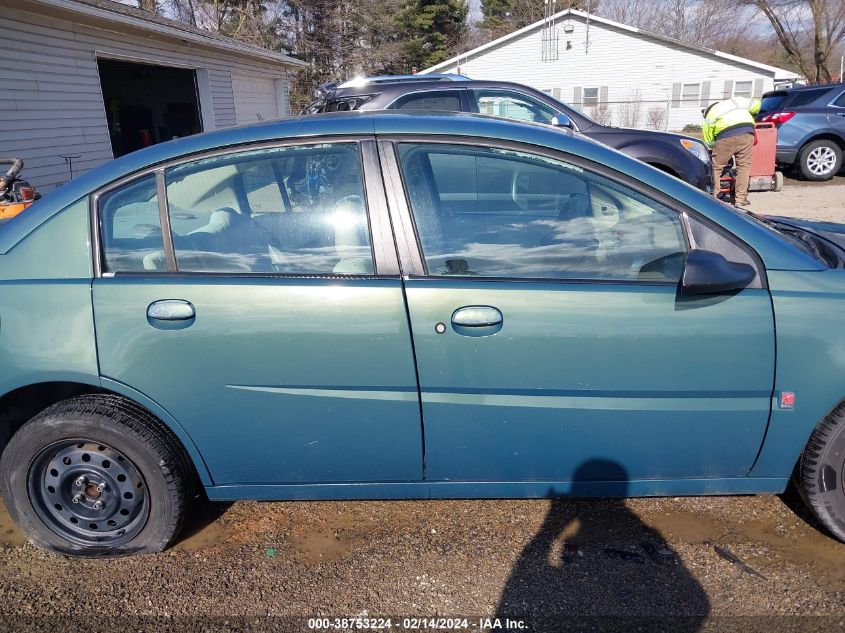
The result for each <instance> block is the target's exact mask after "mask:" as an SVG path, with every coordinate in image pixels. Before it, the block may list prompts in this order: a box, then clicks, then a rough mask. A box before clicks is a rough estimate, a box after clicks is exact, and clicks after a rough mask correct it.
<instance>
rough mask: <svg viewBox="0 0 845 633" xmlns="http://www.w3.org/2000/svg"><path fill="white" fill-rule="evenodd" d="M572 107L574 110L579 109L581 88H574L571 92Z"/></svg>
mask: <svg viewBox="0 0 845 633" xmlns="http://www.w3.org/2000/svg"><path fill="white" fill-rule="evenodd" d="M572 105H574V106H575V107H576V108H580V107H581V86H576V87H575V90H574V91H573V92H572Z"/></svg>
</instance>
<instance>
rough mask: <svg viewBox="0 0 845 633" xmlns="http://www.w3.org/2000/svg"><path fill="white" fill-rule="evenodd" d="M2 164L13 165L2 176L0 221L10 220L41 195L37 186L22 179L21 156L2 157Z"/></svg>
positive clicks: (0, 177) (0, 161)
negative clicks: (36, 188)
mask: <svg viewBox="0 0 845 633" xmlns="http://www.w3.org/2000/svg"><path fill="white" fill-rule="evenodd" d="M0 165H11V167H10V168H9V171H7V172H6V173H5V174H3V175H2V176H0V222H3V221H6V220H9V219H11V218H13V217H15V216H16V215H18V214H19V213H21V212H22V211H23V210H24V209H26V208H27V207H29V206H30V205H31V204H32V203H33V202H35V201H36V200H38V199H39V198H40V197H41V194H39V193H38V192H37V191H36V190H35V187H33V186H31V185H30V184H29V183H28V182H27V181H25V180H21V178H20V173H21V171H23V161H22V160H21V159H20V158H0Z"/></svg>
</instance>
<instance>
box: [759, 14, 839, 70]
mask: <svg viewBox="0 0 845 633" xmlns="http://www.w3.org/2000/svg"><path fill="white" fill-rule="evenodd" d="M743 2H744V3H745V4H753V5H754V6H755V7H757V8H758V9H759V10H760V11H761V12H762V13H763V14H764V15H765V16H766V17H767V18H768V20H769V22H770V23H771V25H772V28H773V29H774V31H775V35H777V38H778V40H779V41H780V43H781V46H783V48H784V50H785V51H786V54H787V56H788V57H789V59H790V60H791V61H792V62H793V63H794V64H795V65H796V66H797V67H798V68H799V69H800V70H801V73H802V74H803V75H804V76H805V77H806V78H807V79H808V80H809V81H810V82H812V83H820V82H828V81H830V80H831V75H832V73H831V66H832V65H833V57H834V51H835V50H836V48H837V47H838V46H839V45H840V44H841V43H842V42H843V41H845V2H843V0H743Z"/></svg>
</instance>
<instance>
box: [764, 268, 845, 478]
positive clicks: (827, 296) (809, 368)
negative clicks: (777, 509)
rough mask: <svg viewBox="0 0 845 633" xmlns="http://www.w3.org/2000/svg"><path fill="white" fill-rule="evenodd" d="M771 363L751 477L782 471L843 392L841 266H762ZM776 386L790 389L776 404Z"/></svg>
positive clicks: (844, 284)
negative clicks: (768, 400)
mask: <svg viewBox="0 0 845 633" xmlns="http://www.w3.org/2000/svg"><path fill="white" fill-rule="evenodd" d="M768 279H769V288H770V291H771V295H772V304H773V306H774V314H775V326H776V327H775V331H776V344H777V368H776V378H775V390H774V394H773V401H772V415H771V418H770V420H769V427H768V430H767V432H766V439H765V441H764V442H763V447H762V449H761V452H760V455H759V457H758V459H757V463H756V464H755V465H754V467H753V468H752V470H751V476H753V477H788V476H789V475H790V473H791V472H792V469H793V468H794V466H795V463H796V461H797V460H798V457H799V456H800V455H801V452H802V451H803V450H804V447H805V446H806V444H807V440H808V439H809V437H810V434H811V433H812V432H813V430H814V429H815V428H816V426H817V425H818V423H819V422H820V421H821V420H822V419H823V418H824V417H825V416H826V415H827V414H828V413H829V412H830V411H831V410H832V409H833V408H834V407H836V405H837V404H838V403H839V402H840V401H841V400H842V399H843V398H845V328H843V327H842V314H843V313H845V270H842V269H835V270H823V271H802V272H795V271H782V270H770V271H768ZM782 391H788V392H793V393H794V394H795V404H794V407H792V408H782V407H781V406H780V399H779V395H780V393H781V392H782Z"/></svg>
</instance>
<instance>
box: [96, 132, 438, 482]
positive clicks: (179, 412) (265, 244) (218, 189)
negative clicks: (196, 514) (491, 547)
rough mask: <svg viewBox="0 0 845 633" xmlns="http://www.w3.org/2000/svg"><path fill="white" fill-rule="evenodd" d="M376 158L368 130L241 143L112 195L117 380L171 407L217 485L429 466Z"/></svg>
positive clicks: (112, 349) (106, 270)
mask: <svg viewBox="0 0 845 633" xmlns="http://www.w3.org/2000/svg"><path fill="white" fill-rule="evenodd" d="M368 156H369V159H367V157H368ZM368 160H369V162H368ZM377 161H378V159H377V154H376V148H375V143H374V141H368V140H366V139H362V140H354V139H353V140H341V141H337V142H331V143H320V142H312V143H310V144H299V145H296V144H291V145H285V146H279V147H269V148H261V149H239V150H237V151H235V150H232V152H230V153H223V154H220V153H214V154H211V155H209V156H206V157H201V158H197V159H192V160H190V161H189V162H184V163H181V164H176V165H172V166H168V167H166V168H161V169H159V170H156V171H154V172H152V173H149V174H148V175H145V176H141V177H140V178H135V179H133V180H131V181H129V182H126V183H123V184H119V185H118V186H116V187H113V188H111V189H110V190H108V191H105V192H102V193H101V194H100V195H99V196H97V198H96V202H95V204H96V207H97V211H98V214H99V223H100V233H99V236H100V239H101V248H100V251H101V257H102V260H101V261H100V262H99V264H100V266H99V267H100V270H99V271H98V272H99V274H98V276H97V278H96V279H95V281H94V288H93V294H94V310H95V318H96V332H97V344H98V352H99V362H100V368H101V369H100V371H101V374H102V376H103V380H104V382H105V383H106V384H110V383H123V384H124V385H128V386H129V387H131V388H132V389H135V390H137V391H139V392H141V393H143V394H145V395H146V396H147V397H148V398H151V399H152V400H153V401H155V402H156V403H158V405H160V406H161V407H162V408H164V409H165V410H166V411H168V412H169V413H170V414H171V415H172V416H173V417H174V418H175V419H176V420H177V421H178V422H179V423H180V424H181V425H182V426H183V427H184V428H185V430H186V431H187V433H188V434H189V435H190V437H191V438H192V439H193V441H194V443H195V444H196V445H197V447H198V449H199V451H200V453H201V454H202V457H203V459H204V460H205V462H206V464H207V466H208V468H209V471H210V473H211V476H212V478H213V480H214V483H215V484H218V485H220V484H223V485H226V484H230V485H231V484H234V485H238V484H267V483H303V482H348V481H397V480H401V481H413V480H418V479H420V477H421V470H422V437H421V429H420V417H419V405H418V395H417V384H416V376H415V369H414V362H413V353H412V348H411V339H410V334H409V331H408V324H407V315H406V311H405V304H404V298H403V296H402V286H401V282H400V279H399V276H398V267H397V264H396V262H395V246H394V244H393V240H392V237H391V235H390V230H389V228H388V224H387V222H388V220H387V219H386V211H385V204H386V203H385V199H384V189H383V185H382V183H381V175H380V173H379V172H378V170H377V168H376V170H373V169H372V168H371V166H372V165H376V166H377V164H378V162H377Z"/></svg>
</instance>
